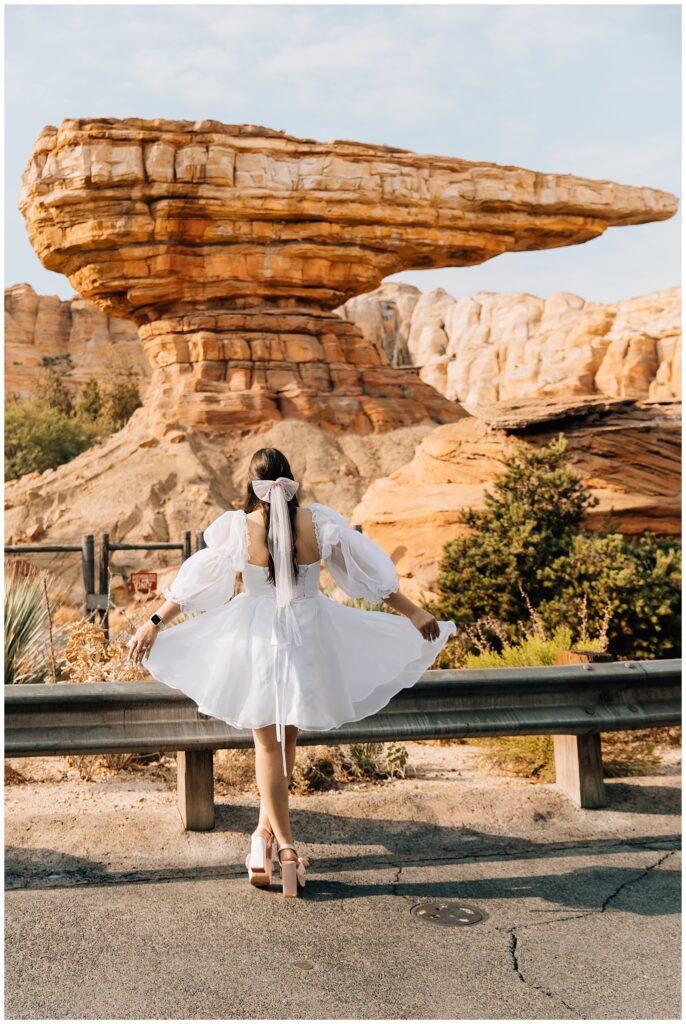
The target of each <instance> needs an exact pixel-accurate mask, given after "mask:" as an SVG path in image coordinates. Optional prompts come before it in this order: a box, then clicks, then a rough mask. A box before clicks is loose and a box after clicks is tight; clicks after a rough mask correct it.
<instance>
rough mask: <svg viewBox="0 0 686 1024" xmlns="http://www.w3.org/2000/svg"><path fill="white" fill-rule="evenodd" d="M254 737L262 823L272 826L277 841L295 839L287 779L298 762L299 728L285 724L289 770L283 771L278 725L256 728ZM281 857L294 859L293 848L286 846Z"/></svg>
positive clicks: (282, 841)
mask: <svg viewBox="0 0 686 1024" xmlns="http://www.w3.org/2000/svg"><path fill="white" fill-rule="evenodd" d="M253 736H254V739H255V778H256V781H257V788H258V790H259V792H260V824H261V825H265V826H266V827H267V828H271V829H272V831H273V832H274V835H275V837H276V841H277V844H279V843H292V842H293V833H292V832H291V823H290V819H289V815H288V783H289V781H290V778H291V775H292V774H293V766H294V764H295V746H296V740H297V736H298V728H297V726H295V725H287V726H286V771H287V772H288V776H285V775H284V774H283V765H282V763H281V744H280V743H279V742H278V741H277V739H276V729H275V728H274V726H273V725H267V726H265V727H264V728H262V729H253ZM281 857H282V859H284V860H286V859H288V860H295V854H294V852H293V851H292V850H284V851H283V853H282V854H281Z"/></svg>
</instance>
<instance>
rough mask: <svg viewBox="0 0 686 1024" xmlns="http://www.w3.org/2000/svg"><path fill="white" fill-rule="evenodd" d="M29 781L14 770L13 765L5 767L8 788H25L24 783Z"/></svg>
mask: <svg viewBox="0 0 686 1024" xmlns="http://www.w3.org/2000/svg"><path fill="white" fill-rule="evenodd" d="M28 781H29V780H28V779H27V778H26V776H25V775H22V773H21V772H20V771H18V770H17V769H16V768H14V767H13V766H12V765H11V764H6V765H5V785H6V786H23V785H24V783H26V782H28Z"/></svg>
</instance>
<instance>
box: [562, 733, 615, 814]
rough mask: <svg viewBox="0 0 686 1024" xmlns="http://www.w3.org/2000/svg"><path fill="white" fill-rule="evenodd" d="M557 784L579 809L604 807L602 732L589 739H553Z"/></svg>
mask: <svg viewBox="0 0 686 1024" xmlns="http://www.w3.org/2000/svg"><path fill="white" fill-rule="evenodd" d="M553 746H554V748H555V782H556V784H557V786H558V787H559V788H560V789H561V790H562V792H563V793H565V795H566V796H568V797H569V799H570V800H573V801H574V803H575V804H576V805H577V807H585V808H588V809H589V810H590V809H591V808H593V807H605V805H606V804H607V795H606V793H605V782H604V780H603V759H602V754H601V751H600V733H599V732H591V733H588V735H586V736H571V735H566V736H564V735H563V736H553Z"/></svg>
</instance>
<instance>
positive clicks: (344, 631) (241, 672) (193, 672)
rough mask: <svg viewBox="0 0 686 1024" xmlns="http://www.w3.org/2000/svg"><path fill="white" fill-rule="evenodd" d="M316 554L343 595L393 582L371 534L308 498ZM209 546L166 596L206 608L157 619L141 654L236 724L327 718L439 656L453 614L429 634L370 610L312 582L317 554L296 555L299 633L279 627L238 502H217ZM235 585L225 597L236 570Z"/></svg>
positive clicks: (374, 596) (308, 724) (326, 725)
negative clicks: (222, 508) (166, 623)
mask: <svg viewBox="0 0 686 1024" xmlns="http://www.w3.org/2000/svg"><path fill="white" fill-rule="evenodd" d="M305 507H307V508H309V509H310V510H311V513H312V521H313V525H314V530H315V536H316V538H317V547H318V549H319V553H320V556H321V559H322V560H323V561H324V562H325V564H326V566H327V568H328V570H329V572H330V573H331V576H332V577H333V579H334V580H335V582H336V583H337V584H338V585H339V586H340V587H341V589H342V590H343V591H344V592H345V593H346V594H347V595H348V596H350V597H353V598H364V599H366V600H367V601H369V602H371V603H374V604H378V603H380V602H381V601H382V600H383V599H384V598H386V597H388V596H389V595H390V594H393V593H395V591H397V590H398V587H399V582H398V577H397V574H396V570H395V566H394V564H393V562H392V561H391V559H390V558H389V557H388V555H387V554H386V552H385V551H384V550H383V549H382V548H381V547H380V546H379V545H378V544H377V543H376V542H375V541H373V540H372V539H371V538H370V537H367V536H365V535H364V534H362V533H359V532H358V531H357V530H354V529H353V528H352V527H351V526H349V525H348V523H347V521H346V520H345V518H344V517H343V516H342V515H340V513H338V512H336V511H335V510H334V509H332V508H329V506H327V505H323V504H322V503H321V502H313V503H311V504H310V505H307V506H305ZM203 537H204V540H205V543H206V545H207V547H205V548H201V549H200V550H199V551H196V552H195V553H194V554H193V555H191V556H190V557H189V558H187V559H186V561H185V562H183V563H182V564H181V567H180V569H179V571H178V573H177V575H176V577H175V579H174V581H173V582H172V584H171V586H169V587H167V588H165V589H163V591H162V593H163V594H164V596H165V597H167V598H170V599H171V600H172V601H175V602H176V603H177V604H179V605H181V610H182V612H193V611H202V612H204V614H203V615H196V616H192V617H190V618H188V619H186V620H184V621H183V622H181V623H179V624H177V625H174V626H171V627H168V628H166V629H163V630H162V631H161V632H160V634H159V636H157V637H156V638H155V642H154V644H153V646H152V649H151V651H150V653H149V654H148V656H147V658H143V660H142V664H143V665H144V666H145V667H146V668H147V669H148V671H149V672H150V673H151V674H152V675H153V676H154V677H155V678H156V679H158V680H160V681H161V682H163V683H166V684H167V685H168V686H171V687H172V688H174V689H178V690H181V691H182V692H183V693H185V694H186V695H187V696H189V697H191V698H192V700H193V701H195V703H196V704H197V705H198V709H199V710H200V711H201V712H204V713H205V714H208V715H213V716H214V717H215V718H219V719H222V720H223V721H225V722H228V723H229V724H230V725H233V726H235V727H237V728H240V729H253V728H254V729H257V728H260V727H262V726H266V725H270V724H271V723H276V724H277V737H278V736H279V727H281V737H283V726H284V725H290V724H292V725H296V726H298V727H299V728H300V729H303V730H316V731H318V730H327V731H328V730H331V729H335V728H337V727H338V726H339V725H342V724H343V723H344V722H352V721H357V720H359V719H361V718H366V717H367V716H368V715H371V714H374V713H375V712H376V711H379V710H380V709H381V708H383V707H384V706H385V705H386V704H387V703H388V701H389V700H390V699H391V697H392V696H393V695H394V694H395V693H397V692H398V691H399V690H401V689H403V688H404V687H407V686H412V685H413V684H414V683H415V682H417V680H418V679H419V677H420V676H421V675H422V673H423V672H424V671H425V670H426V669H427V668H429V667H430V666H431V665H432V664H433V662H434V661H435V659H436V657H437V655H438V654H439V652H440V651H441V650H442V648H443V647H444V646H445V643H446V642H447V640H448V638H449V637H450V635H451V634H452V633H453V632H454V631H455V623H454V622H452V621H439V624H438V625H439V630H440V634H439V637H438V638H437V639H436V640H425V639H424V637H423V636H422V634H421V633H420V632H419V630H418V629H417V628H416V626H413V625H412V623H411V622H410V621H409V619H408V618H406V617H405V616H401V615H395V614H391V613H390V612H386V611H376V610H366V609H362V608H356V607H352V606H349V605H343V604H340V603H339V602H337V601H335V600H333V599H332V598H330V597H327V596H326V595H325V594H322V593H320V590H319V569H320V562H319V561H317V562H312V563H309V564H301V565H300V566H299V576H298V580H297V589H296V596H295V598H294V599H293V600H292V602H291V605H290V608H291V609H292V612H293V614H294V617H295V622H294V623H293V628H294V630H295V632H296V633H298V634H299V636H298V642H296V641H295V640H294V639H293V629H291V631H290V637H291V639H288V637H286V638H284V635H283V631H279V630H278V629H277V628H276V622H275V619H276V616H275V608H276V602H275V593H276V591H275V587H274V585H273V584H272V583H269V582H268V581H267V568H266V567H265V566H260V565H256V564H252V563H251V562H250V561H249V557H250V551H249V549H250V535H249V528H248V522H247V517H246V513H245V512H243V510H242V509H237V510H231V511H228V512H224V513H222V514H221V515H220V516H218V518H217V519H215V520H214V521H213V522H212V523H211V524H210V525H209V526H208V527H207V529H206V530H205V531H204V533H203ZM237 572H241V573H242V575H243V588H244V589H243V591H242V592H241V593H239V594H236V596H235V597H233V596H232V595H233V592H234V586H235V580H236V573H237Z"/></svg>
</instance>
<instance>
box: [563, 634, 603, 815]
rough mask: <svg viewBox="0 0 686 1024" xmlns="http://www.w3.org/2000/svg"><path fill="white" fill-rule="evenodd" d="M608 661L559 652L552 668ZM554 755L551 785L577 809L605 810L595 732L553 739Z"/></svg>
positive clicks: (578, 652) (593, 654) (575, 652)
mask: <svg viewBox="0 0 686 1024" xmlns="http://www.w3.org/2000/svg"><path fill="white" fill-rule="evenodd" d="M610 661H612V655H611V654H608V653H606V652H601V651H584V650H579V649H573V650H569V651H560V653H559V654H558V656H557V659H556V661H555V664H556V665H596V664H602V663H607V662H610ZM553 748H554V751H555V782H556V784H557V786H558V787H559V788H560V789H561V790H562V792H563V793H565V794H566V795H567V796H568V797H569V799H570V800H573V801H574V803H575V804H576V805H577V806H578V807H584V808H586V809H588V810H591V809H592V808H594V807H605V806H606V804H607V793H606V792H605V781H604V779H603V755H602V744H601V737H600V733H599V732H595V733H587V734H586V735H585V736H578V735H573V734H563V735H554V736H553Z"/></svg>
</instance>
